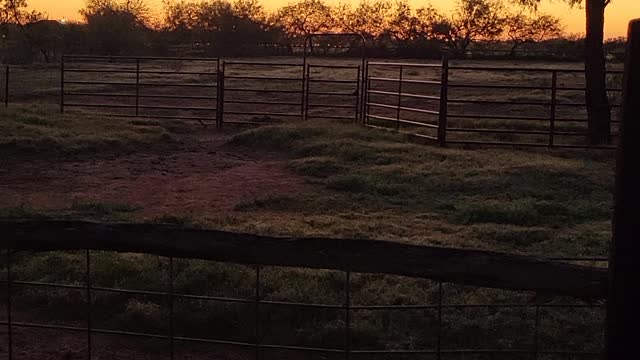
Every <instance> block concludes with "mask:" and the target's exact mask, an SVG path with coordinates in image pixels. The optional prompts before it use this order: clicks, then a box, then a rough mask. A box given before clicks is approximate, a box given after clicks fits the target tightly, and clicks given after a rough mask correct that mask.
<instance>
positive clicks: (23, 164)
mask: <svg viewBox="0 0 640 360" xmlns="http://www.w3.org/2000/svg"><path fill="white" fill-rule="evenodd" d="M228 140H229V135H227V134H224V133H217V132H212V131H207V132H202V133H198V134H195V135H194V134H190V135H185V136H183V137H181V138H180V143H181V145H180V146H177V148H175V149H172V150H166V151H165V150H163V151H161V152H155V153H150V152H145V153H135V154H130V155H124V156H118V157H113V158H104V157H103V158H96V159H90V160H72V161H71V160H67V161H62V160H53V161H51V160H21V159H8V160H7V161H5V162H4V164H2V163H0V200H2V202H3V206H5V207H8V206H20V205H27V206H32V207H35V208H65V207H68V206H70V205H71V204H73V203H86V202H101V203H117V204H128V205H131V206H136V207H140V211H139V212H137V214H138V215H140V216H142V217H148V218H149V217H157V216H164V215H173V216H199V215H204V214H215V213H224V212H228V211H231V210H233V208H234V207H235V206H236V205H237V204H238V203H240V202H244V201H250V200H252V199H255V198H256V197H261V196H266V195H277V194H295V193H298V192H302V191H305V189H306V188H308V187H309V186H310V185H308V184H306V183H305V180H304V179H303V178H302V177H300V176H297V175H295V174H293V173H292V172H291V171H289V170H288V169H287V168H286V161H285V160H283V159H282V157H281V156H278V155H277V154H271V153H265V152H262V151H256V150H253V149H247V148H242V147H236V146H231V145H228V144H227V141H228Z"/></svg>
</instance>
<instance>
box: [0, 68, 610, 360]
mask: <svg viewBox="0 0 640 360" xmlns="http://www.w3.org/2000/svg"><path fill="white" fill-rule="evenodd" d="M528 65H531V64H528ZM547 66H548V65H547ZM334 75H335V76H336V79H338V78H339V77H340V75H339V74H334ZM278 76H283V77H284V76H288V75H285V74H279V75H278ZM468 76H479V74H475V73H469V74H468ZM274 77H275V76H274ZM39 78H44V77H42V76H41V77H39ZM469 80H472V79H470V78H468V79H467V81H469ZM476 80H477V81H479V80H480V79H477V78H476ZM505 81H515V80H514V79H506V80H505ZM576 81H577V80H576ZM26 83H27V82H25V84H26ZM280 86H284V85H280ZM337 86H338V87H339V86H341V85H337ZM110 90H114V89H110ZM50 96H51V99H54V98H55V88H54V89H52V90H50ZM468 96H469V97H475V98H485V97H488V96H491V95H487V94H481V93H476V94H469V95H468ZM510 96H522V95H521V94H511V95H510ZM263 100H264V101H265V102H267V101H273V99H270V98H264V99H259V101H263ZM318 101H320V100H318ZM52 102H53V101H52ZM481 110H482V109H481ZM492 110H493V109H492ZM521 111H525V109H521ZM526 111H528V110H526ZM149 117H150V118H148V119H144V120H143V119H123V118H105V117H101V116H93V115H90V114H88V113H87V112H78V111H71V112H69V113H67V114H65V115H61V114H59V113H58V112H57V109H56V107H55V106H49V105H40V106H25V105H12V106H11V107H9V108H8V109H3V110H0V118H2V121H1V122H0V154H1V155H2V156H1V157H0V158H1V159H2V160H0V161H1V163H0V206H1V208H0V218H1V219H5V220H6V219H25V218H52V219H84V220H95V221H119V222H134V221H135V222H138V221H142V222H162V223H176V224H183V225H188V226H196V227H203V228H214V229H224V230H231V231H239V232H249V233H259V234H268V235H288V236H327V237H349V238H367V239H385V240H392V241H398V242H407V243H412V244H425V245H427V244H428V245H437V246H445V247H461V248H476V249H489V250H498V251H505V252H512V253H519V254H528V255H540V256H546V257H606V255H607V253H608V243H609V238H610V236H611V230H610V222H611V207H612V189H613V168H614V161H613V153H612V152H610V151H600V150H560V149H533V148H526V149H524V148H479V147H474V148H464V147H457V146H449V147H445V148H441V147H432V146H425V145H420V144H416V143H413V142H411V141H409V140H408V139H407V137H406V136H404V135H402V134H395V133H390V132H383V131H376V130H373V129H367V128H364V127H362V126H358V125H354V124H353V123H352V122H351V121H349V120H326V119H313V120H309V121H306V122H302V121H300V120H298V119H293V120H291V119H289V121H284V119H282V120H278V121H272V122H275V124H272V125H270V126H262V127H233V126H227V127H225V128H223V129H214V128H213V127H207V128H203V127H201V126H200V125H198V124H197V123H196V124H194V123H191V122H182V121H176V120H168V119H165V120H158V119H153V118H152V117H153V116H152V115H150V116H149ZM238 117H239V118H241V116H238ZM82 261H83V256H82V254H73V253H50V254H24V255H21V257H20V258H19V259H18V260H17V266H16V268H15V269H14V272H15V274H14V276H15V278H16V279H20V280H35V281H46V282H59V283H67V284H79V283H82V281H83V273H82V269H83V268H82ZM93 261H94V262H95V265H94V271H95V273H94V276H95V279H96V282H97V283H98V284H100V285H101V286H105V287H121V288H132V289H140V290H150V291H152V290H157V289H159V288H162V286H163V283H164V281H165V280H166V273H165V271H164V270H163V269H166V259H160V258H157V257H151V256H140V255H130V254H125V255H115V254H108V253H105V254H95V255H94V260H93ZM583 263H585V264H588V265H598V266H601V265H602V263H599V262H583ZM176 266H177V274H176V288H177V291H178V292H180V293H184V294H195V295H209V296H230V297H251V296H252V281H253V280H252V275H251V269H250V268H247V267H243V266H231V265H228V264H217V263H210V262H201V261H180V262H179V264H178V265H176ZM341 276H342V274H339V273H336V272H330V271H310V270H302V269H281V268H269V269H265V270H264V278H265V280H264V283H263V288H262V296H263V298H264V299H265V300H273V301H295V302H308V303H325V304H326V303H328V304H335V303H340V302H341V301H342V300H341V291H342V286H343V285H342V278H341ZM352 282H353V285H352V286H353V291H354V295H353V302H354V304H362V305H384V304H393V305H416V304H425V303H431V304H432V303H433V302H434V301H436V294H437V293H436V290H437V289H436V288H437V286H436V285H435V283H434V282H430V281H418V280H412V279H406V278H400V277H393V276H382V275H357V274H354V278H353V279H352ZM532 295H533V294H524V293H515V292H508V291H498V290H489V289H478V288H471V287H463V286H457V285H452V284H446V285H445V298H444V302H445V303H446V304H466V305H473V304H486V303H492V304H511V303H527V302H530V301H533V300H530V299H531V296H532ZM16 297H17V298H18V299H19V301H16V304H18V305H16V309H15V312H16V314H17V315H16V316H17V317H22V318H24V319H26V320H28V321H36V320H40V321H42V320H44V321H47V322H51V323H57V324H61V323H62V324H77V323H81V322H82V319H83V316H84V314H82V313H78V312H77V311H74V309H77V307H78V305H79V304H81V303H82V294H81V293H79V292H78V291H76V290H68V291H67V290H59V291H58V290H56V291H47V290H46V289H40V288H29V287H26V286H25V287H22V288H19V289H18V290H17V295H16ZM548 301H549V304H565V303H568V302H569V303H580V302H577V301H576V300H572V299H559V298H551V299H548ZM94 303H95V304H96V308H97V310H96V312H95V314H94V316H95V322H96V323H97V324H99V325H101V326H102V327H103V328H109V329H124V330H127V331H139V332H152V333H156V332H158V333H162V332H163V331H164V330H163V329H164V326H165V321H164V319H165V316H166V313H165V309H164V308H163V303H162V299H157V298H154V297H153V296H138V295H130V296H129V295H124V294H108V293H105V294H102V295H100V296H97V297H96V298H95V299H94ZM534 303H535V301H534ZM580 304H583V303H580ZM249 307H250V306H249ZM34 308H35V309H38V311H34V310H33V309H34ZM536 309H537V308H536V307H524V308H508V307H507V308H498V309H492V308H486V307H478V308H462V309H458V308H451V309H448V310H447V312H446V314H445V315H444V319H445V320H444V322H445V326H444V329H445V330H444V334H443V335H442V336H443V337H442V342H443V344H442V346H443V347H444V348H446V349H453V350H455V349H506V350H509V349H511V350H513V349H522V348H526V349H529V348H531V347H532V346H533V341H534V340H533V336H532V332H533V323H534V319H535V317H536V315H535V313H534V312H535V311H536ZM176 311H177V313H178V314H179V316H178V318H179V319H180V322H179V323H177V324H176V329H177V331H179V333H180V334H182V335H183V336H193V337H200V338H217V339H220V338H222V339H225V340H229V341H246V340H247V339H251V337H252V336H253V332H254V329H253V328H252V325H251V321H252V320H251V317H252V315H251V311H250V309H247V306H246V305H243V304H238V305H233V304H225V303H222V304H220V303H208V302H204V301H185V302H182V303H180V308H179V309H177V310H176ZM267 313H268V315H265V316H267V318H265V319H263V320H264V322H265V323H266V324H267V325H265V328H264V329H262V332H263V334H264V336H265V341H268V342H270V343H279V344H287V345H292V346H310V347H330V348H340V347H341V346H342V345H343V343H342V341H343V335H342V326H343V319H342V317H341V314H340V313H339V312H336V311H330V310H329V311H325V310H317V311H316V310H304V311H303V310H295V311H294V310H292V309H286V308H279V307H273V308H269V311H268V312H267ZM541 313H542V315H541V316H542V318H543V321H542V322H541V325H540V328H539V329H538V330H537V331H536V332H537V333H538V337H539V338H538V339H537V340H536V341H537V346H538V347H539V349H541V350H543V351H554V350H558V351H559V350H571V351H584V352H598V351H599V350H600V349H601V345H602V324H601V322H602V316H603V314H602V311H601V310H600V309H599V308H598V307H597V304H596V307H585V308H580V309H563V308H553V307H544V308H542V310H541ZM5 315H6V314H5ZM434 322H435V314H434V313H433V311H432V310H407V311H391V310H390V311H379V312H372V311H366V310H363V311H359V312H356V315H355V316H354V320H353V327H354V330H353V347H354V348H356V349H392V350H411V349H413V350H415V349H424V348H432V347H433V344H434V338H435V331H436V330H435V327H434ZM20 334H21V336H22V338H23V342H22V343H21V344H22V345H23V347H24V348H25V349H26V350H25V353H24V354H23V357H21V358H33V359H36V358H45V357H50V358H61V357H63V356H70V357H67V358H79V357H83V356H84V355H83V351H84V350H83V346H85V345H83V344H84V338H83V337H76V336H75V335H73V334H71V335H66V334H65V335H63V334H59V333H53V332H50V331H45V330H42V331H41V332H40V330H38V331H37V332H36V331H35V330H34V331H31V330H24V331H23V332H22V333H20ZM33 336H38V337H42V336H51V338H52V339H54V340H55V341H51V342H50V343H48V344H40V345H38V344H32V343H30V342H29V341H28V339H30V338H31V337H33ZM99 338H100V339H99V340H96V344H95V349H96V352H97V353H100V354H101V356H102V357H101V358H139V356H141V354H142V353H152V354H155V355H153V357H152V358H163V356H165V355H162V353H163V351H164V350H166V348H165V347H164V345H162V346H161V345H158V344H157V343H154V342H153V341H151V340H150V341H149V342H145V341H140V342H137V341H134V340H115V339H113V337H109V336H100V337H99ZM113 349H120V351H119V353H118V354H119V355H118V356H119V357H116V356H115V355H113V351H114V350H113ZM2 351H4V350H2ZM198 351H199V350H198V347H196V346H191V345H189V347H186V346H185V345H184V344H183V347H181V348H179V350H178V354H180V356H181V357H179V358H189V357H191V358H196V359H197V358H200V356H201V353H198ZM201 351H202V352H203V353H207V354H209V355H210V354H211V351H214V353H215V354H219V356H218V357H219V358H221V359H241V358H245V357H250V356H251V355H252V354H251V353H249V354H246V353H242V351H236V350H234V349H229V348H227V347H215V349H214V350H212V349H210V348H206V347H205V348H203V349H202V350H201ZM67 353H68V354H70V355H65V354H67ZM109 354H111V355H109ZM136 354H137V355H136ZM0 356H2V355H0ZM136 356H138V357H136ZM265 356H266V358H271V357H273V358H291V359H293V358H313V356H311V355H308V356H307V355H304V354H298V353H287V354H282V353H278V352H273V353H269V354H266V355H265ZM322 356H325V355H322ZM341 356H343V355H336V356H332V355H330V354H329V355H326V356H325V357H323V358H338V357H341ZM489 356H490V355H482V354H475V355H473V354H467V355H464V356H463V355H455V354H451V355H450V356H448V357H447V358H456V359H460V358H465V359H467V358H468V359H484V358H509V359H520V358H522V359H524V358H529V357H527V356H530V355H526V354H523V355H517V354H516V355H514V354H510V355H503V356H499V355H496V356H493V357H489ZM371 358H375V357H371ZM379 358H387V357H383V356H380V357H379ZM389 358H390V357H389ZM393 358H411V357H409V356H407V357H402V356H395V357H393ZM413 358H432V357H429V356H422V357H413ZM548 358H552V357H551V356H550V355H549V357H548ZM553 358H554V359H555V358H558V357H553Z"/></svg>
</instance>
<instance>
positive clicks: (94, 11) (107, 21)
mask: <svg viewBox="0 0 640 360" xmlns="http://www.w3.org/2000/svg"><path fill="white" fill-rule="evenodd" d="M149 13H150V12H149V8H148V7H147V5H146V4H145V3H144V1H143V0H121V1H118V0H88V1H87V3H86V6H85V8H84V9H82V10H80V14H81V15H82V16H83V17H84V20H85V23H86V24H87V25H86V28H87V36H88V41H89V46H90V48H92V49H93V50H95V51H98V52H100V53H103V54H108V55H116V54H119V53H123V52H133V51H136V50H139V49H140V48H142V47H143V46H144V36H145V32H146V31H148V30H149V29H148V27H147V21H148V20H149Z"/></svg>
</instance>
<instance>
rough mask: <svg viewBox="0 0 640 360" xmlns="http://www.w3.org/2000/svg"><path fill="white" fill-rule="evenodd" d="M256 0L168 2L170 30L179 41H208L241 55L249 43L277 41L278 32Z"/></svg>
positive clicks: (212, 46) (213, 47) (217, 46)
mask: <svg viewBox="0 0 640 360" xmlns="http://www.w3.org/2000/svg"><path fill="white" fill-rule="evenodd" d="M266 17H267V16H266V13H265V11H264V9H263V8H262V6H261V5H260V4H259V3H258V2H257V1H256V0H236V1H235V2H234V3H230V2H227V1H222V0H214V1H206V2H205V1H201V2H185V1H182V2H180V3H168V2H166V3H165V23H166V26H167V30H168V31H169V32H172V33H174V34H177V35H178V38H179V42H182V43H184V42H185V41H188V42H195V43H203V44H208V46H209V47H210V48H212V49H215V50H217V51H222V52H226V53H234V54H238V52H240V51H241V50H242V47H243V46H246V45H253V46H255V45H257V44H260V43H267V42H273V41H275V37H276V36H277V32H276V31H274V29H273V28H272V27H271V26H270V25H269V24H267V23H266V20H265V19H266Z"/></svg>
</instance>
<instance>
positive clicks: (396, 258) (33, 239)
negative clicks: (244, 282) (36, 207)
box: [0, 221, 607, 299]
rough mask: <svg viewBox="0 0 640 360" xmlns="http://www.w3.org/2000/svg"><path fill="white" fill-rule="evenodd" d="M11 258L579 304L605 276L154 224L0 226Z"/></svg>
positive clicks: (386, 246)
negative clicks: (34, 255)
mask: <svg viewBox="0 0 640 360" xmlns="http://www.w3.org/2000/svg"><path fill="white" fill-rule="evenodd" d="M0 246H2V247H3V249H4V248H9V249H11V250H27V251H52V250H84V249H89V250H108V251H117V252H135V253H146V254H153V255H159V256H172V257H176V258H190V259H205V260H214V261H221V262H231V263H240V264H256V265H265V266H285V267H301V268H313V269H332V270H344V271H352V272H359V273H380V274H393V275H402V276H409V277H414V278H425V279H432V280H439V281H444V282H450V283H457V284H463V285H474V286H481V287H489V288H499V289H508V290H521V291H534V292H540V293H547V294H553V295H564V296H573V297H578V298H582V299H602V298H605V297H606V291H607V270H606V269H601V268H595V267H587V266H579V265H573V264H567V263H560V262H556V261H551V260H548V259H544V258H538V257H530V256H521V255H513V254H505V253H498V252H491V251H479V250H465V249H449V248H440V247H431V246H416V245H408V244H402V243H396V242H390V241H380V240H354V239H328V238H289V237H270V236H259V235H250V234H239V233H230V232H225V231H216V230H200V229H193V228H181V227H176V226H171V225H158V224H98V223H89V222H78V221H20V222H0Z"/></svg>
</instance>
